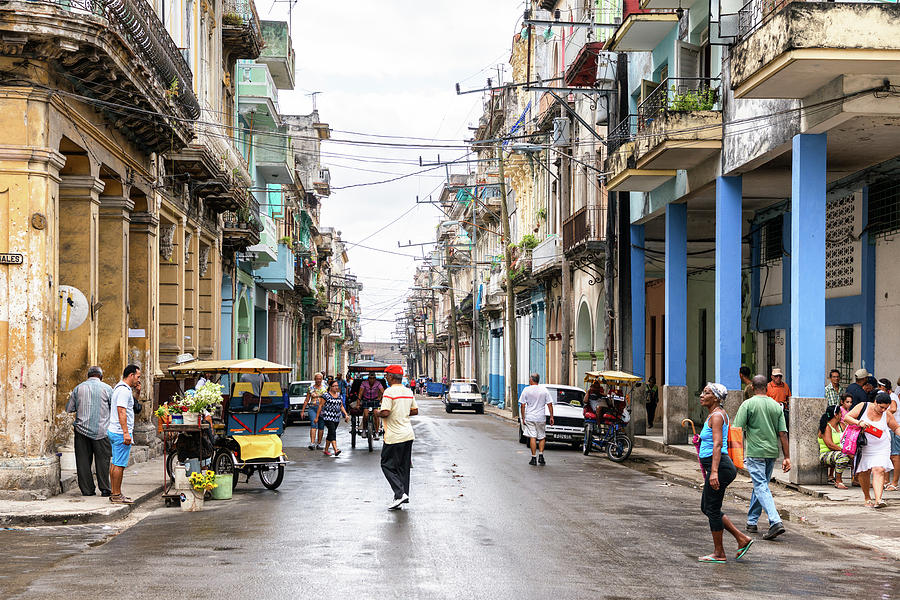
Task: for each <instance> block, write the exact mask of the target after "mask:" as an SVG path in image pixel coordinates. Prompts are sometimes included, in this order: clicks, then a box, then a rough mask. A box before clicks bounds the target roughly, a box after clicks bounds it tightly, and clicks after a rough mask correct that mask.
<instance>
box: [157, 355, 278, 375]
mask: <svg viewBox="0 0 900 600" xmlns="http://www.w3.org/2000/svg"><path fill="white" fill-rule="evenodd" d="M167 370H168V371H169V373H173V374H176V373H290V372H291V370H292V369H291V367H289V366H287V365H280V364H278V363H273V362H269V361H267V360H262V359H261V358H248V359H244V360H192V361H190V362H186V363H181V364H176V365H172V366H171V367H169V368H168V369H167Z"/></svg>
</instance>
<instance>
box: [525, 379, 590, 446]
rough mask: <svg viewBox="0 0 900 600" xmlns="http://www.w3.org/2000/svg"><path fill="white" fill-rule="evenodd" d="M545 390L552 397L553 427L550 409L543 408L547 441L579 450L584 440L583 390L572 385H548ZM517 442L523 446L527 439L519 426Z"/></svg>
mask: <svg viewBox="0 0 900 600" xmlns="http://www.w3.org/2000/svg"><path fill="white" fill-rule="evenodd" d="M544 387H545V388H547V390H548V391H549V392H550V395H551V396H553V425H550V409H549V408H545V409H544V414H545V415H546V419H547V429H546V431H547V441H548V442H559V443H561V444H571V446H572V447H573V448H581V444H582V442H583V440H584V413H583V412H582V410H583V407H584V394H585V392H584V390H583V389H581V388H579V387H575V386H573V385H559V384H556V383H548V384H546V385H544ZM519 442H520V443H522V444H525V443H527V442H528V438H527V437H525V436H524V435H523V434H522V425H521V423H520V424H519Z"/></svg>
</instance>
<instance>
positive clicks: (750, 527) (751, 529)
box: [744, 523, 759, 533]
mask: <svg viewBox="0 0 900 600" xmlns="http://www.w3.org/2000/svg"><path fill="white" fill-rule="evenodd" d="M744 529H746V530H747V531H749V532H750V533H757V532H758V531H759V527H757V526H756V525H751V524H750V523H747V526H746V527H744Z"/></svg>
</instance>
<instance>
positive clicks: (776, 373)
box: [772, 367, 784, 377]
mask: <svg viewBox="0 0 900 600" xmlns="http://www.w3.org/2000/svg"><path fill="white" fill-rule="evenodd" d="M776 375H781V376H782V377H784V373H782V372H781V369H779V368H778V367H775V368H774V369H772V377H775V376H776Z"/></svg>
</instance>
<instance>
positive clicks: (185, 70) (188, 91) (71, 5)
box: [30, 0, 200, 119]
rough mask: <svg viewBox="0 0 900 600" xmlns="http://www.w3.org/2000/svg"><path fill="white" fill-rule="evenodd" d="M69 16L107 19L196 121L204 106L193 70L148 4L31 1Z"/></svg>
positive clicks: (112, 0)
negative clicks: (72, 14)
mask: <svg viewBox="0 0 900 600" xmlns="http://www.w3.org/2000/svg"><path fill="white" fill-rule="evenodd" d="M30 1H31V2H34V3H38V4H47V5H52V6H55V7H57V8H60V9H63V10H65V11H68V12H72V13H76V14H83V15H91V16H94V17H100V18H102V19H105V20H106V21H107V23H109V27H110V29H112V30H113V31H115V32H116V33H118V34H119V35H121V36H122V37H123V38H124V39H125V40H127V42H128V43H129V44H130V45H131V47H132V48H133V50H134V53H135V54H136V55H138V56H139V57H141V58H143V59H144V60H146V61H147V62H148V63H149V64H150V66H152V68H153V71H154V73H155V74H156V76H157V78H158V80H159V83H160V85H161V86H162V87H163V88H164V89H166V90H171V92H172V94H171V95H172V96H173V97H174V98H175V102H176V103H177V104H178V105H179V106H180V107H181V108H182V109H183V110H184V112H185V114H186V115H187V116H188V117H189V118H191V119H196V118H198V117H199V116H200V105H199V104H198V103H197V98H196V97H195V96H194V91H193V84H192V78H191V70H190V67H188V64H187V62H186V61H185V60H184V57H183V56H182V54H181V52H180V51H179V50H178V48H177V47H176V46H175V42H173V41H172V38H171V37H170V36H169V32H168V31H166V28H165V26H164V25H163V24H162V21H160V20H159V17H158V16H156V13H155V12H154V11H153V8H152V7H151V6H150V4H149V3H148V2H147V1H146V0H109V1H105V2H98V1H97V0H30Z"/></svg>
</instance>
